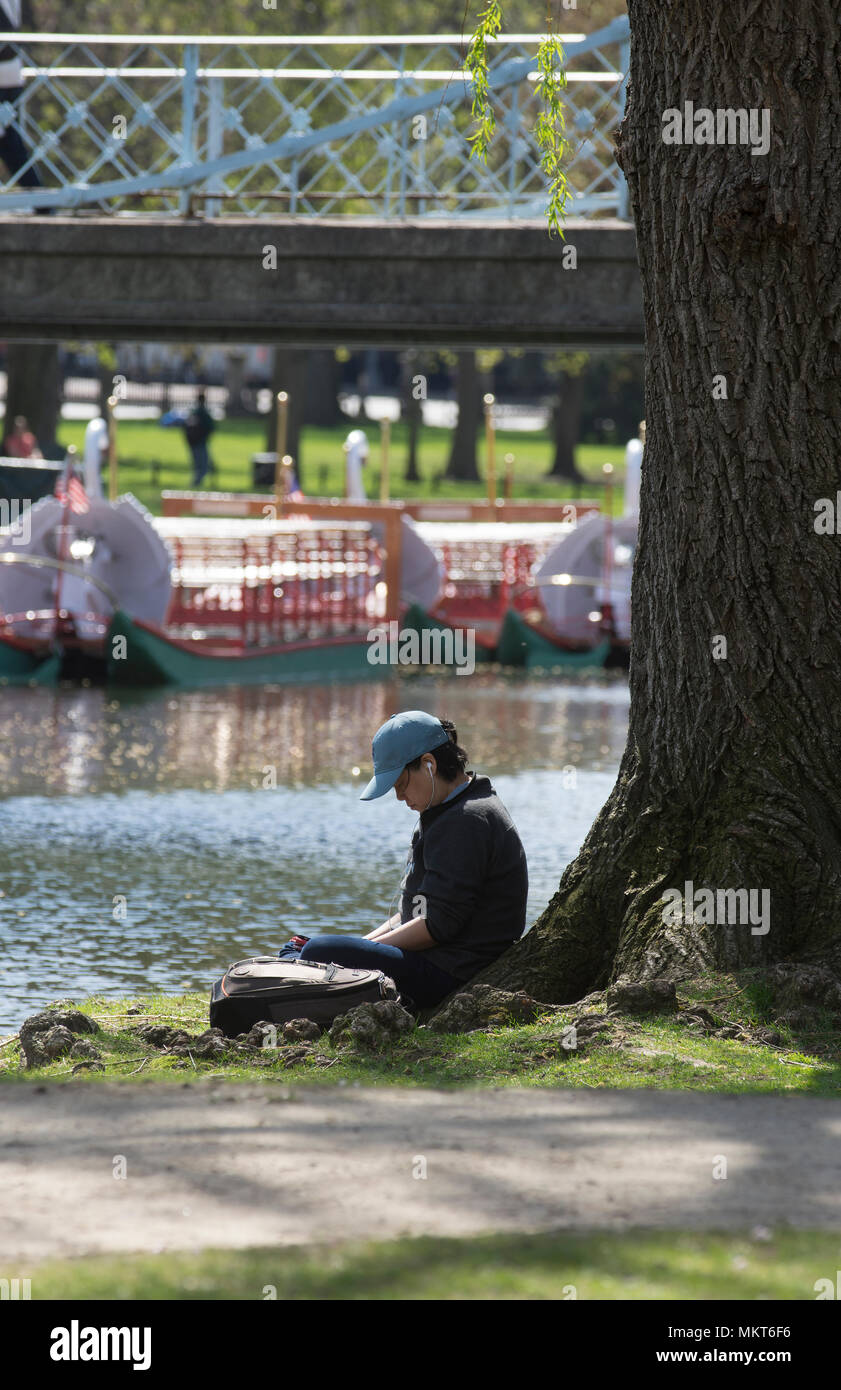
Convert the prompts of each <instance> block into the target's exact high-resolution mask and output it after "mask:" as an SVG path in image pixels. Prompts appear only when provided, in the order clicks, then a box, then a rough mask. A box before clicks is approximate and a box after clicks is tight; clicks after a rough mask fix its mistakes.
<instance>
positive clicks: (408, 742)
mask: <svg viewBox="0 0 841 1390" xmlns="http://www.w3.org/2000/svg"><path fill="white" fill-rule="evenodd" d="M449 741H450V736H449V734H448V733H447V730H446V729H445V728H444V725H443V724H442V723H441V720H440V719H436V718H435V716H434V715H432V714H427V713H426V712H425V711H424V710H422V709H410V710H404V711H403V713H402V714H394V715H392V717H391V719H387V720H386V722H385V724H383V725H382V726H381V727H380V728H379V729H377V732H376V733H375V734H374V740H373V743H372V744H371V752H372V753H373V755H374V775H373V777H372V778H371V780H370V782H369V783H368V785H367V787H366V788H365V790H364V792H363V793H362V795H361V796H360V798H359V800H360V801H373V800H374V798H375V797H377V796H385V794H386V792H387V791H390V790H391V788H392V787H393V786H394V784H395V782H396V781H397V779H398V777H399V776H400V774H401V772H402V771H403V769H404V767H405V766H406V764H407V763H411V762H414V760H415V758H419V757H420V756H421V753H431V752H432V750H433V749H434V748H440V747H441V745H442V744H443V743H449Z"/></svg>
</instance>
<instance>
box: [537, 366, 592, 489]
mask: <svg viewBox="0 0 841 1390" xmlns="http://www.w3.org/2000/svg"><path fill="white" fill-rule="evenodd" d="M583 397H584V377H583V374H582V373H581V372H578V373H577V374H576V375H575V376H570V375H569V374H568V373H567V372H564V373H562V375H561V379H560V384H559V388H558V397H557V400H556V402H555V407H554V410H553V412H552V439H553V443H554V446H555V451H554V456H553V459H552V467H551V468H550V469H549V472H548V474H547V475H546V476H547V477H549V478H565V479H567V480H568V481H570V482H574V483H579V482H581V480H582V478H581V474H580V473H579V471H578V468H577V466H576V463H575V446H576V444H577V443H578V436H579V434H580V430H581V402H582V399H583Z"/></svg>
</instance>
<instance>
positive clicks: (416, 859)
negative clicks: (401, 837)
mask: <svg viewBox="0 0 841 1390" xmlns="http://www.w3.org/2000/svg"><path fill="white" fill-rule="evenodd" d="M373 758H374V776H373V777H372V779H371V781H370V782H369V783H368V785H367V787H366V788H365V790H364V791H363V793H362V795H361V797H360V800H361V801H371V800H374V799H375V798H377V797H380V796H385V795H386V793H387V792H388V791H390V790H391V788H392V787H393V788H394V792H395V796H396V797H397V800H398V801H402V802H404V803H405V804H406V805H407V806H408V807H410V809H411V810H413V811H417V812H418V813H419V821H418V825H417V827H416V829H415V832H414V835H413V837H412V846H411V852H410V855H409V861H408V863H407V866H406V872H405V874H404V877H403V880H402V882H401V884H400V888H399V889H398V891H399V892H400V893H401V899H400V909H399V911H398V912H395V913H394V915H393V916H391V917H389V918H388V920H387V921H385V922H383V923H382V924H381V925H380V926H379V927H375V928H374V930H373V931H371V932H369V933H368V934H367V936H344V935H342V936H339V935H328V934H326V933H320V934H319V935H317V936H312V937H310V938H309V939H308V940H307V942H306V944H305V945H304V946H303V947H302V948H301V951H300V957H299V958H300V959H301V960H317V961H332V962H335V963H336V964H337V965H344V966H351V967H356V968H363V969H373V970H382V971H383V973H384V974H386V975H389V976H390V977H391V978H392V979H393V980H394V982H395V984H396V985H397V988H398V989H399V991H400V993H401V996H402V997H403V1000H404V1003H405V1004H406V1005H407V1007H409V1008H411V1009H412V1010H413V1011H415V1012H416V1011H417V1010H418V1009H419V1008H428V1007H431V1006H434V1005H436V1004H439V1003H440V1002H441V1000H443V999H445V998H446V997H447V995H448V994H451V993H453V991H454V990H457V989H459V988H461V987H462V986H463V985H464V984H465V983H466V982H467V981H468V980H471V979H472V978H473V976H474V975H477V974H478V973H479V971H480V970H482V969H484V967H485V966H487V965H490V964H491V962H492V961H494V960H496V959H497V957H498V956H500V955H501V954H502V953H503V951H506V950H507V949H508V947H509V946H511V945H512V944H513V942H515V941H517V940H518V939H519V938H520V936H522V933H523V931H524V929H525V924H526V899H527V897H528V869H527V864H526V854H525V850H524V849H523V845H522V842H521V840H520V837H519V835H518V834H517V831H516V829H515V826H514V823H513V821H512V820H511V817H510V816H509V814H508V812H507V810H506V809H505V807H504V806H503V804H502V802H501V801H500V799H499V797H498V796H497V793H496V791H495V789H494V787H493V786H492V784H491V781H490V779H489V778H488V777H485V776H477V774H476V773H475V772H470V773H468V772H467V771H466V767H467V764H468V761H469V759H468V756H467V754H466V752H465V750H464V749H463V748H462V747H460V745H459V743H458V732H457V730H456V728H455V726H454V725H453V724H451V723H450V722H449V721H448V720H446V719H436V718H435V716H434V715H431V714H427V713H426V712H425V711H424V710H409V711H406V712H403V713H401V714H396V715H394V716H393V717H392V718H391V719H389V720H387V721H386V722H385V724H383V725H382V727H381V728H380V729H378V730H377V733H376V734H375V735H374V741H373Z"/></svg>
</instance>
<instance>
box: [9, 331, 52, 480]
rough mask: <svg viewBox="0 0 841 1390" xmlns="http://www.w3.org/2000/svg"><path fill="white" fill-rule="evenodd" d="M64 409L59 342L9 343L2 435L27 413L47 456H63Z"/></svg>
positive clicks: (31, 427) (42, 450) (39, 444)
mask: <svg viewBox="0 0 841 1390" xmlns="http://www.w3.org/2000/svg"><path fill="white" fill-rule="evenodd" d="M60 412H61V381H60V379H59V369H58V344H57V343H9V345H8V347H7V349H6V416H5V420H4V424H3V436H4V438H5V436H6V435H7V434H8V433H9V431H10V430H11V427H12V425H13V423H14V419H15V416H16V415H25V416H26V418H27V420H28V421H29V428H30V429H31V431H32V433H33V434H34V435H35V438H36V439H37V440H38V446H39V448H40V450H41V452H42V454H43V455H44V457H45V458H61V457H63V454H64V450H63V449H62V448H61V446H60V445H59V444H58V442H57V440H56V430H57V428H58V421H59V415H60Z"/></svg>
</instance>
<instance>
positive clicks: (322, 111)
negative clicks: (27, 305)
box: [0, 18, 629, 218]
mask: <svg viewBox="0 0 841 1390" xmlns="http://www.w3.org/2000/svg"><path fill="white" fill-rule="evenodd" d="M539 42H540V35H529V34H516V35H508V36H507V37H502V36H501V37H500V39H499V40H498V41H497V42H496V43H495V44H494V45H493V48H492V56H491V64H490V87H491V92H492V100H493V105H494V110H495V115H496V120H497V135H496V138H495V140H494V143H493V146H492V149H491V152H490V155H489V158H488V161H487V164H486V165H485V164H482V163H481V162H479V161H478V160H476V159H473V158H471V157H470V146H469V142H468V135H469V133H470V131H471V129H472V120H471V115H470V102H471V82H470V73H469V72H468V71H467V70H466V69H465V67H464V62H465V54H466V51H467V45H466V43H465V42H464V41H463V40H462V39H461V38H460V37H459V36H458V35H444V36H438V37H435V36H429V35H420V36H417V35H415V36H406V35H404V36H397V37H391V36H372V37H366V38H358V37H354V38H351V37H346V36H335V37H333V36H330V37H314V36H311V35H310V36H303V37H294V36H293V37H288V36H287V37H278V38H260V39H259V40H258V39H248V40H246V39H240V38H224V37H210V38H204V37H181V38H178V37H175V38H167V37H162V36H149V37H144V38H142V39H137V38H133V37H131V36H128V35H78V34H50V35H44V34H20V35H18V37H17V41H15V42H12V43H11V47H12V48H13V49H14V50H15V51H16V52H17V53H18V54H19V55H20V57H21V60H22V64H23V78H24V84H25V85H24V90H23V94H22V95H21V97H20V98H19V99H18V100H17V101H16V102H14V103H0V128H2V127H3V126H5V125H7V124H14V125H15V126H16V127H17V129H18V130H19V131H20V134H21V136H22V138H23V140H24V143H25V145H26V148H27V152H28V159H27V163H26V165H24V166H23V168H22V169H21V170H19V171H18V172H17V174H16V175H15V176H14V177H13V178H10V179H9V181H8V182H7V183H6V184H5V185H4V187H3V191H2V193H0V212H31V211H33V209H37V208H38V207H39V206H40V207H45V206H49V207H53V208H56V209H59V210H61V209H69V208H82V209H86V210H88V211H91V212H95V213H100V214H101V213H124V214H125V213H132V214H135V215H138V214H143V213H154V214H156V215H161V214H162V213H164V214H173V215H179V214H181V215H196V214H201V215H204V216H206V217H215V216H219V215H224V214H236V215H238V216H249V217H265V216H267V215H279V214H291V215H295V216H302V217H313V216H324V215H328V214H330V215H367V216H375V217H384V218H406V217H416V216H420V217H429V216H446V217H453V216H456V217H458V216H468V215H484V216H491V217H495V218H498V217H502V218H516V217H539V216H541V215H542V212H543V208H544V206H545V201H546V189H545V175H544V173H543V171H542V169H541V164H540V151H539V149H538V147H537V145H536V142H535V138H534V122H535V116H536V114H537V109H538V104H537V97H536V93H535V88H536V81H537V77H538V73H537V65H536V54H537V48H538V45H539ZM564 48H565V71H566V77H567V83H568V85H567V89H566V92H565V95H564V101H565V107H566V116H567V132H568V137H569V140H570V146H571V153H570V159H569V166H568V170H567V175H568V180H569V184H570V187H571V190H572V199H571V202H570V204H569V206H568V212H569V214H570V215H575V216H581V215H592V216H599V215H608V216H614V217H616V216H618V217H626V216H627V190H626V186H625V181H624V178H623V176H622V173H621V170H620V169H619V167H618V165H617V164H616V161H615V158H614V153H613V135H614V132H615V129H616V127H617V125H618V123H619V121H620V120H621V117H622V112H623V110H624V100H625V86H626V78H627V71H628V56H629V38H628V21H627V19H624V18H623V19H619V20H616V21H614V22H613V23H612V24H610V25H608V26H607V27H606V28H605V29H602V30H600V31H599V32H598V33H596V34H593V35H590V36H589V37H587V36H583V35H572V36H570V35H567V36H565V37H564ZM33 166H34V167H35V168H36V169H37V171H38V173H39V175H40V177H41V181H42V184H43V187H42V188H41V189H34V190H33V189H30V188H27V187H25V186H24V185H22V184H21V179H22V178H24V177H25V175H26V171H27V170H28V169H31V168H32V167H33Z"/></svg>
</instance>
